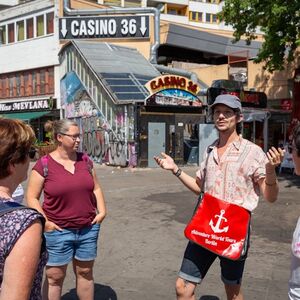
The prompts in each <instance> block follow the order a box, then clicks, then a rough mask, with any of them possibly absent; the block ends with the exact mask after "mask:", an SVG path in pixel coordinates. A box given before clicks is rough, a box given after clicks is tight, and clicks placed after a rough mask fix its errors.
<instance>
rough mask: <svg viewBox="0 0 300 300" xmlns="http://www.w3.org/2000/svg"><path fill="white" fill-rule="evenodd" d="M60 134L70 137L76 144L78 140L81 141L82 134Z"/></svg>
mask: <svg viewBox="0 0 300 300" xmlns="http://www.w3.org/2000/svg"><path fill="white" fill-rule="evenodd" d="M59 134H61V135H66V136H68V137H70V138H71V139H72V140H73V141H74V142H75V141H76V140H77V139H81V134H74V135H73V134H67V133H62V132H60V133H59Z"/></svg>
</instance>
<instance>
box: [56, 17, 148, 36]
mask: <svg viewBox="0 0 300 300" xmlns="http://www.w3.org/2000/svg"><path fill="white" fill-rule="evenodd" d="M59 38H60V39H69V40H70V39H87V38H97V39H100V38H118V39H120V38H126V39H128V38H149V16H137V15H133V16H96V17H66V18H60V19H59Z"/></svg>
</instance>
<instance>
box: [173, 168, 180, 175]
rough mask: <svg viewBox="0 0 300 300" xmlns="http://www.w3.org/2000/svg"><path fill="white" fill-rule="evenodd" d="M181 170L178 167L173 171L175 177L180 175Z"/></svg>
mask: <svg viewBox="0 0 300 300" xmlns="http://www.w3.org/2000/svg"><path fill="white" fill-rule="evenodd" d="M181 172H182V170H181V169H180V168H178V170H177V171H176V172H175V173H173V174H174V175H175V176H176V177H179V176H180V175H181Z"/></svg>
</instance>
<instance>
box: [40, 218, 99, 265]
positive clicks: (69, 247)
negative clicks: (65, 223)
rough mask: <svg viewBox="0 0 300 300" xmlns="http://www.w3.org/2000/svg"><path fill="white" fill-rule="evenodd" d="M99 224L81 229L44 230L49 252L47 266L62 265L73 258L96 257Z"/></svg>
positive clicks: (91, 258)
mask: <svg viewBox="0 0 300 300" xmlns="http://www.w3.org/2000/svg"><path fill="white" fill-rule="evenodd" d="M99 230H100V224H94V225H93V226H90V227H84V228H82V229H63V230H62V231H58V230H54V231H50V232H44V235H45V238H46V247H47V250H48V253H49V259H48V263H47V266H53V267H54V266H63V265H66V264H68V263H69V262H70V261H71V260H73V258H75V259H77V260H79V261H91V260H94V259H95V258H96V257H97V242H98V235H99Z"/></svg>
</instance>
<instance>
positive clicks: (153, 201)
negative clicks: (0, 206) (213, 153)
mask: <svg viewBox="0 0 300 300" xmlns="http://www.w3.org/2000/svg"><path fill="white" fill-rule="evenodd" d="M95 169H96V172H97V175H98V178H99V180H100V183H101V185H102V188H103V191H104V194H105V198H106V204H107V209H108V215H107V218H106V219H105V221H104V222H103V224H102V226H101V233H100V238H99V242H98V257H97V259H96V261H95V268H94V278H95V300H142V299H143V300H150V299H151V300H171V299H172V300H173V299H175V298H176V297H175V290H174V283H175V280H176V277H177V272H178V269H179V267H180V264H181V259H182V255H183V252H184V249H185V246H186V243H187V240H186V239H185V237H184V235H183V230H184V227H185V224H186V223H187V221H188V220H189V218H190V216H191V214H192V213H193V209H194V206H195V201H196V197H195V196H194V195H193V193H192V192H190V191H188V190H187V189H186V188H185V187H184V186H183V185H182V184H181V183H180V182H179V181H178V179H177V178H176V177H175V176H173V175H172V174H170V173H168V172H167V171H164V170H161V169H158V168H154V169H149V168H145V169H139V168H136V169H130V168H115V167H110V166H103V165H97V166H96V167H95ZM183 170H184V171H186V172H187V173H189V174H190V175H193V176H194V174H195V172H196V170H197V167H195V166H191V167H183ZM279 183H280V195H279V198H278V201H277V202H275V203H273V204H270V203H267V202H266V201H264V200H261V201H260V203H259V206H258V208H257V209H256V210H255V211H254V213H253V218H252V234H251V248H250V250H249V256H248V259H247V263H246V267H245V273H244V279H243V293H244V297H245V299H249V300H255V299H257V300H284V299H287V287H288V277H289V265H290V243H291V237H292V233H293V229H294V226H295V225H296V220H297V218H298V215H299V212H300V209H299V208H300V201H299V200H300V189H299V188H300V179H299V178H298V177H296V176H295V175H292V174H287V173H284V174H280V175H279ZM24 187H25V189H26V183H24ZM74 288H75V280H74V275H73V274H72V266H71V265H70V266H69V268H68V274H67V277H66V280H65V283H64V288H63V297H62V299H63V300H71V299H72V300H73V299H77V297H76V293H75V290H74ZM196 299H197V300H200V299H201V300H223V299H224V300H226V297H225V292H224V287H223V284H222V282H221V279H220V268H219V264H218V262H217V261H216V262H215V263H214V265H213V266H212V268H211V269H210V271H209V273H208V274H207V277H206V278H205V280H204V282H203V283H202V285H201V286H200V287H198V288H197V297H196Z"/></svg>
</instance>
